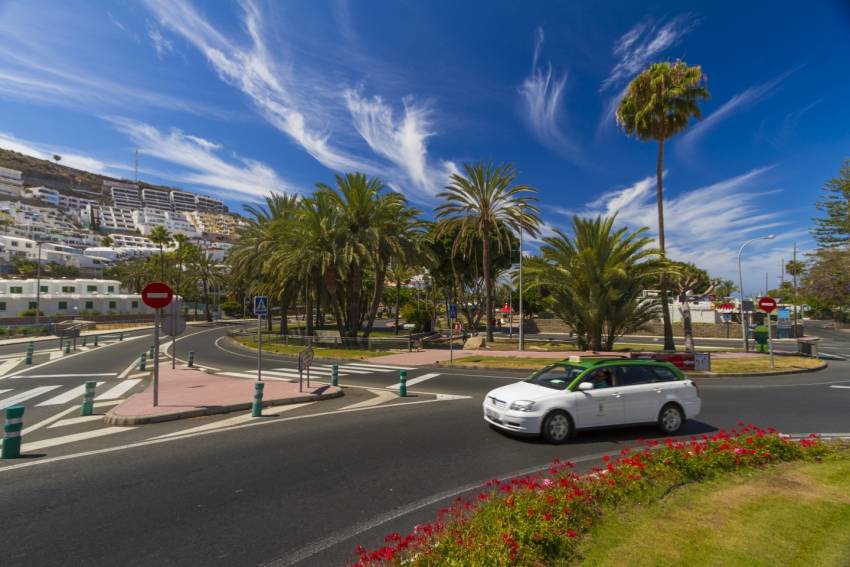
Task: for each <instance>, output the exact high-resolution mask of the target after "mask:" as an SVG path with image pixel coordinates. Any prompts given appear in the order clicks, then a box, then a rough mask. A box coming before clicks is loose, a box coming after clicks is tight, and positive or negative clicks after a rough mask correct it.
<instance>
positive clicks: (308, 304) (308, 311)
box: [304, 276, 313, 335]
mask: <svg viewBox="0 0 850 567" xmlns="http://www.w3.org/2000/svg"><path fill="white" fill-rule="evenodd" d="M310 291H311V290H310V278H309V276H308V278H307V285H305V286H304V323H305V325H306V327H305V329H306V330H305V333H306V334H307V335H312V334H313V294H312V293H310Z"/></svg>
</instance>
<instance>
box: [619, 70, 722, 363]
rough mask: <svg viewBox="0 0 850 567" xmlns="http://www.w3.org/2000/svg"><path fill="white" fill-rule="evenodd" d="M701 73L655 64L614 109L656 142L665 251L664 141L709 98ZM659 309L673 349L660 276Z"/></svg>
mask: <svg viewBox="0 0 850 567" xmlns="http://www.w3.org/2000/svg"><path fill="white" fill-rule="evenodd" d="M705 81H706V79H705V76H704V75H703V74H702V68H701V67H700V66H699V65H695V66H688V64H687V63H685V62H684V61H674V62H669V61H665V62H663V63H655V64H653V65H651V66H650V67H649V69H646V70H645V71H643V72H642V73H641V74H640V75H638V76H637V77H635V78H634V79H633V80H632V82H631V83H630V84H629V87H628V90H627V92H626V95H625V96H624V97H623V99H622V100H621V101H620V106H619V108H618V109H617V123H618V124H619V125H620V127H621V128H622V129H623V130H624V131H625V132H626V133H627V134H629V135H631V136H635V137H636V138H637V139H639V140H656V141H657V142H658V161H657V165H656V194H657V199H658V247H659V250H660V251H661V255H662V256H664V254H665V243H664V192H663V189H662V184H661V182H662V176H663V172H664V142H665V141H666V140H668V139H670V138H672V137H673V136H675V135H676V134H678V133H679V132H681V131H682V130H684V129H685V128H687V126H688V123H689V122H690V119H691V117H694V118H697V119H699V118H700V116H701V113H700V108H699V101H700V100H701V99H707V98H708V97H709V93H708V89H706V88H705ZM660 287H661V309H662V316H663V319H664V349H665V350H675V349H676V345H675V343H674V342H673V325H672V323H671V321H670V306H669V304H668V303H667V280H666V277H665V276H664V275H663V274H662V275H661V286H660Z"/></svg>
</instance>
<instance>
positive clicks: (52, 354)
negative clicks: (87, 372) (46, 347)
mask: <svg viewBox="0 0 850 567" xmlns="http://www.w3.org/2000/svg"><path fill="white" fill-rule="evenodd" d="M57 358H62V351H61V350H51V351H50V358H49V359H48V360H56V359H57Z"/></svg>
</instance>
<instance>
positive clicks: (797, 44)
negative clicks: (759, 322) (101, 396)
mask: <svg viewBox="0 0 850 567" xmlns="http://www.w3.org/2000/svg"><path fill="white" fill-rule="evenodd" d="M675 58H682V59H684V60H686V61H687V62H688V63H689V64H699V65H701V66H702V67H703V71H704V72H705V74H706V75H707V76H708V87H709V90H710V91H711V94H712V97H711V100H709V101H707V102H706V103H704V105H703V114H704V116H703V120H702V121H701V122H700V123H698V124H694V125H692V126H691V128H690V129H689V130H688V132H687V133H685V134H684V135H680V136H679V137H677V138H676V139H674V140H673V141H672V142H670V143H669V144H668V146H667V151H666V162H665V170H666V173H665V185H666V197H667V200H666V207H667V215H666V222H667V242H668V247H669V250H670V254H671V256H673V257H675V258H679V259H683V260H691V261H694V262H696V263H697V264H699V265H701V266H703V267H706V268H708V269H709V270H710V271H711V272H712V273H714V274H715V275H720V276H725V277H731V276H732V275H733V274H735V270H736V268H735V257H736V255H737V249H738V246H739V245H740V243H741V242H743V241H744V240H746V239H747V238H750V237H752V236H758V235H761V234H765V233H769V232H775V233H777V234H778V235H779V236H778V237H777V239H776V240H773V241H770V242H763V243H756V244H754V245H752V247H750V248H748V253H747V258H748V263H747V276H746V279H747V287H748V288H749V287H753V286H756V287H763V281H764V273H765V271H767V272H769V278H770V282H771V285H774V284H775V282H776V278H777V276H778V275H779V265H780V259H781V258H783V257H784V258H786V259H787V258H789V257H790V254H791V246H792V242H793V241H795V240H796V241H798V242H799V243H800V246H801V248H802V249H803V250H806V249H811V248H812V246H813V244H812V242H811V240H810V239H809V237H808V235H807V228H808V226H809V223H810V219H811V217H812V216H813V215H814V214H815V210H814V202H815V200H816V198H817V194H818V192H819V189H820V187H821V185H822V183H823V182H824V180H826V179H827V178H829V177H831V176H833V175H835V173H836V172H837V170H838V167H839V165H840V162H841V160H842V159H843V158H844V157H845V156H847V155H848V154H850V151H848V146H850V128H848V125H850V106H849V105H847V104H846V101H847V100H848V99H850V73H849V72H848V71H850V64H848V62H850V7H848V3H847V2H838V1H835V2H830V1H827V0H824V1H822V2H808V3H800V2H774V3H770V4H766V3H747V2H740V1H738V2H712V3H682V2H640V3H638V2H622V3H614V2H592V3H591V2H585V3H578V2H532V3H520V2H511V1H507V0H505V1H484V0H474V1H468V2H449V1H432V2H419V1H413V0H410V1H398V0H383V1H379V0H371V1H363V2H348V1H345V0H338V1H330V2H320V1H314V2H262V1H261V0H243V1H241V2H235V3H232V4H230V3H225V2H209V3H201V2H199V1H197V0H195V1H194V2H187V1H177V0H140V1H138V2H132V1H131V2H105V1H104V2H64V1H56V2H50V1H42V2H38V3H35V2H23V1H20V2H18V1H6V2H0V146H2V147H8V148H13V149H18V150H19V151H25V152H26V153H32V154H35V155H42V156H44V155H49V154H52V153H54V152H56V153H60V154H62V155H63V156H64V161H65V163H67V164H69V165H76V166H78V167H81V168H83V169H88V170H91V171H97V172H102V173H106V174H110V175H119V176H124V177H132V175H133V172H132V164H133V151H134V149H135V148H137V147H138V148H139V149H140V154H141V157H140V166H139V169H140V177H141V178H143V179H146V180H150V181H154V182H163V183H167V184H170V185H174V186H180V187H187V188H191V189H193V190H197V191H200V192H204V193H208V194H212V195H216V196H220V197H223V198H224V199H225V200H226V201H227V202H228V203H229V204H230V205H231V206H232V207H233V208H234V209H236V210H239V209H240V208H241V207H240V205H241V203H244V202H246V201H249V200H256V199H257V198H260V197H261V196H262V195H264V194H265V193H267V192H268V191H269V190H276V191H282V192H298V193H309V192H310V191H311V190H312V187H313V186H314V184H315V183H316V182H317V181H324V182H330V181H332V179H333V174H334V172H336V171H350V170H360V171H365V172H367V173H369V174H375V175H380V176H381V177H382V178H383V179H384V180H385V181H386V182H387V183H388V184H389V185H390V186H391V187H393V188H394V189H396V190H398V191H401V192H403V193H404V194H405V195H407V196H408V197H409V198H410V199H411V201H413V202H414V203H415V204H416V205H417V206H419V207H420V208H422V209H423V210H426V211H429V210H430V209H431V208H432V207H433V205H434V204H435V194H436V193H437V192H439V190H440V189H441V187H442V186H443V185H444V183H445V180H446V177H447V175H448V174H449V173H450V172H451V171H454V170H455V169H456V168H457V167H459V166H460V165H461V164H462V163H464V162H471V161H478V160H492V161H494V162H508V161H510V162H513V163H514V164H515V165H516V167H517V168H518V169H519V170H520V171H521V174H522V176H521V180H522V181H524V182H526V183H528V184H531V185H533V186H535V187H537V188H538V189H539V192H540V199H541V202H542V205H543V216H544V220H545V222H546V225H545V227H544V232H545V233H548V232H550V231H551V230H552V228H553V227H559V226H561V227H563V226H566V225H567V224H568V222H569V215H570V214H573V213H597V212H614V211H618V212H619V218H620V220H621V222H622V223H624V224H627V225H629V226H632V227H637V226H644V225H646V226H649V227H651V228H654V226H655V205H654V179H653V175H654V171H655V157H656V146H655V144H654V143H643V142H639V141H636V140H633V139H629V138H627V137H626V136H625V135H624V134H623V133H622V132H620V131H618V129H617V127H616V124H615V122H614V119H613V109H614V108H615V107H616V103H617V100H618V97H619V95H620V93H621V92H622V91H623V89H624V87H625V86H626V85H627V84H628V81H629V80H630V79H631V78H632V77H634V75H635V74H636V73H637V72H639V71H640V70H641V69H642V68H644V67H645V66H646V65H648V64H649V63H652V62H655V61H659V60H666V59H675Z"/></svg>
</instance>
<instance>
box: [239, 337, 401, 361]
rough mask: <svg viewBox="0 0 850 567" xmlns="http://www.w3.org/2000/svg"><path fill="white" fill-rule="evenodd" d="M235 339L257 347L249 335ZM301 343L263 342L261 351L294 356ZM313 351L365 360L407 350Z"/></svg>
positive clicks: (324, 355)
mask: <svg viewBox="0 0 850 567" xmlns="http://www.w3.org/2000/svg"><path fill="white" fill-rule="evenodd" d="M235 340H236V341H238V342H240V343H242V344H243V345H245V346H247V347H251V348H257V340H256V339H255V338H251V337H236V338H235ZM304 348H305V347H304V346H303V345H285V344H277V343H263V352H274V353H278V354H286V355H291V356H295V355H297V354H298V353H299V352H301V351H302V350H304ZM313 352H314V353H315V356H316V358H332V359H340V360H343V359H345V360H365V359H367V358H375V357H378V356H387V355H390V354H398V353H399V352H407V350H403V351H399V350H397V351H374V350H358V349H346V348H325V347H313Z"/></svg>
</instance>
